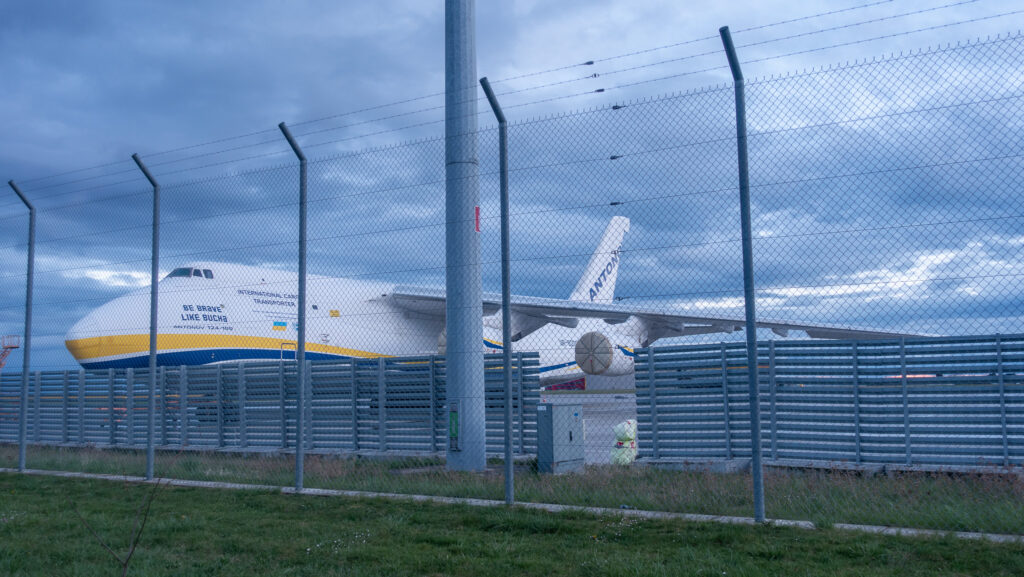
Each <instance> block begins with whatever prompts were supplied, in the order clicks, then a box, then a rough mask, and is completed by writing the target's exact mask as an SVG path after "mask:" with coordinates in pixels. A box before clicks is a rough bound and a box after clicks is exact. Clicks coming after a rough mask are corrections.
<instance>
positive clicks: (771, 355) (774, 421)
mask: <svg viewBox="0 0 1024 577" xmlns="http://www.w3.org/2000/svg"><path fill="white" fill-rule="evenodd" d="M768 386H769V390H770V393H769V394H770V395H771V427H772V460H773V461H775V460H777V459H778V458H779V447H778V437H779V435H778V409H777V408H776V404H775V397H776V393H777V391H778V389H779V385H778V380H777V379H776V375H775V341H774V340H771V341H768Z"/></svg>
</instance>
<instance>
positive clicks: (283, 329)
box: [65, 216, 903, 388]
mask: <svg viewBox="0 0 1024 577" xmlns="http://www.w3.org/2000/svg"><path fill="white" fill-rule="evenodd" d="M629 225H630V221H629V219H628V218H625V217H621V216H616V217H613V218H612V219H611V222H609V224H608V226H607V228H606V230H605V232H604V235H603V236H602V238H601V240H600V242H599V244H598V246H597V249H596V250H595V251H594V253H593V255H592V256H591V258H590V261H589V264H588V265H587V267H586V269H585V270H584V273H583V275H582V276H581V278H580V280H579V282H578V283H577V285H576V287H575V289H574V290H573V291H572V292H571V293H570V295H569V297H568V299H566V300H560V299H551V298H540V297H529V296H518V295H513V296H511V297H510V306H511V313H512V314H511V318H512V327H511V335H512V342H513V345H512V346H513V350H514V351H537V352H539V354H540V373H541V383H542V385H548V386H549V388H558V385H559V384H566V383H571V384H574V385H575V384H579V383H582V384H583V386H585V379H586V377H587V376H588V375H604V376H626V375H630V374H632V373H633V361H634V357H635V353H634V350H635V349H637V348H640V347H646V346H649V345H651V344H653V343H654V342H656V341H658V340H660V339H664V338H669V337H681V336H688V335H700V334H709V333H729V332H733V331H739V330H742V329H743V328H744V326H745V321H744V319H742V318H729V317H717V316H701V315H687V314H675V313H665V312H658V311H654V310H651V309H649V308H644V307H642V306H628V305H623V304H621V303H616V302H615V300H614V293H615V285H616V280H617V278H618V273H619V267H620V265H621V262H622V261H621V256H622V252H621V248H622V241H623V238H624V236H625V234H626V233H627V232H628V231H629ZM297 286H298V275H297V274H295V273H291V272H285V271H280V270H274V269H268V268H260V267H253V266H246V265H240V264H230V263H220V262H195V263H191V264H188V265H186V266H183V267H180V268H175V269H174V270H172V271H171V272H170V273H169V274H168V275H167V276H165V277H164V278H163V279H162V280H161V281H160V282H159V284H158V291H159V292H158V296H159V305H160V306H159V311H158V319H157V327H158V335H157V364H158V365H161V366H177V365H201V364H209V363H224V362H237V361H248V360H260V359H262V360H267V359H273V360H281V359H294V358H295V349H296V340H297V336H298V335H297V326H296V324H297V320H298V289H297ZM306 286H307V299H306V300H307V311H306V319H307V323H309V324H308V327H307V330H306V340H307V343H306V358H307V359H308V360H313V361H316V360H327V359H338V358H351V357H356V358H376V357H381V356H410V355H428V354H441V355H443V354H444V353H445V346H446V338H445V291H444V289H443V288H429V287H411V286H401V285H395V284H391V283H385V282H377V281H367V280H359V279H346V278H332V277H325V276H315V275H307V281H306ZM149 293H150V289H149V288H148V287H147V288H145V289H140V290H138V291H136V292H133V293H130V294H127V295H124V296H121V297H119V298H116V299H114V300H112V301H110V302H108V303H106V304H104V305H102V306H100V307H99V308H97V309H95V310H93V311H91V312H90V313H88V314H87V315H86V316H85V317H84V318H82V319H81V320H80V321H78V322H77V323H75V324H74V326H72V327H71V329H70V330H69V331H68V333H67V336H66V338H65V346H66V347H67V349H68V351H69V352H70V353H71V355H72V356H74V358H75V359H76V360H77V361H78V362H79V364H81V365H82V367H84V368H86V369H109V368H128V367H136V368H141V367H148V366H149V299H150V294H149ZM481 304H482V308H481V319H482V323H483V335H484V339H483V343H482V344H481V346H482V348H483V349H484V350H485V351H486V352H498V351H501V350H502V347H503V346H504V345H503V343H502V321H501V295H500V294H492V293H485V294H484V295H483V302H482V303H481ZM757 326H758V327H761V328H767V329H771V330H773V331H774V332H775V333H777V334H779V335H781V336H787V335H788V334H789V333H790V332H792V331H802V332H804V333H806V334H807V335H808V336H809V337H811V338H823V339H879V338H895V337H898V336H903V335H901V334H900V333H894V332H888V331H876V330H870V329H858V328H853V327H841V326H827V325H816V324H807V323H793V322H785V321H772V320H761V321H758V323H757ZM568 388H580V387H577V386H573V387H568Z"/></svg>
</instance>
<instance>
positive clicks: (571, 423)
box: [537, 403, 584, 474]
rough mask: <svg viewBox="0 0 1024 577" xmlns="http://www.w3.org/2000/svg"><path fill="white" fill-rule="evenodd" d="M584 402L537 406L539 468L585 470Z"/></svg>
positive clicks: (542, 469) (552, 470) (556, 471)
mask: <svg viewBox="0 0 1024 577" xmlns="http://www.w3.org/2000/svg"><path fill="white" fill-rule="evenodd" d="M583 453H584V439H583V405H552V404H549V403H541V404H539V405H537V469H538V470H539V471H540V472H541V473H556V474H558V473H573V472H579V471H582V470H583Z"/></svg>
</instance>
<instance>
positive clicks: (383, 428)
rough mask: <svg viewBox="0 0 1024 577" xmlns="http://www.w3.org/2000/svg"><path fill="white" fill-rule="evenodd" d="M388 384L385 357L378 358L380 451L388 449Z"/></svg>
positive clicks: (378, 431)
mask: <svg viewBox="0 0 1024 577" xmlns="http://www.w3.org/2000/svg"><path fill="white" fill-rule="evenodd" d="M387 397H388V392H387V382H386V381H385V379H384V357H377V419H378V423H377V434H378V435H379V441H378V450H379V451H380V452H382V453H383V452H384V451H386V450H387V449H388V437H387V419H388V411H387V407H386V406H385V405H386V403H387Z"/></svg>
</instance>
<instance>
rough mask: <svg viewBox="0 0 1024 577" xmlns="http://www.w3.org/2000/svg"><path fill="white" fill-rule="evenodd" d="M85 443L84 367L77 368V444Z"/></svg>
mask: <svg viewBox="0 0 1024 577" xmlns="http://www.w3.org/2000/svg"><path fill="white" fill-rule="evenodd" d="M84 443H85V369H78V444H80V445H81V444H84Z"/></svg>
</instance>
